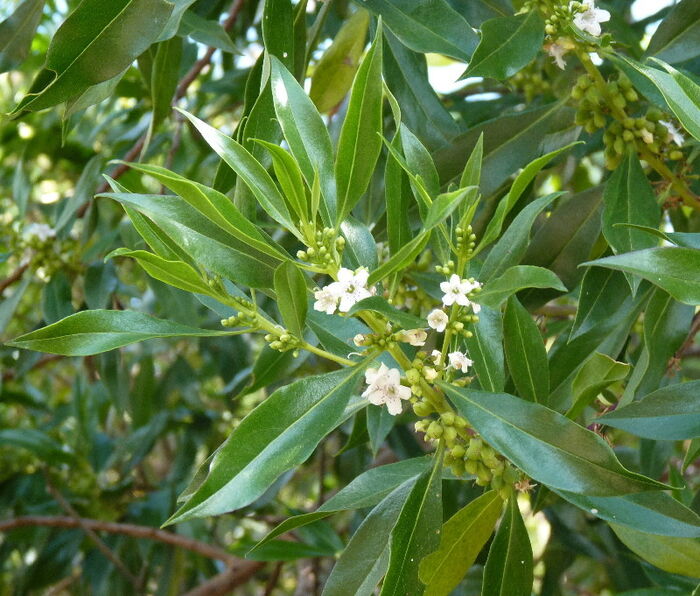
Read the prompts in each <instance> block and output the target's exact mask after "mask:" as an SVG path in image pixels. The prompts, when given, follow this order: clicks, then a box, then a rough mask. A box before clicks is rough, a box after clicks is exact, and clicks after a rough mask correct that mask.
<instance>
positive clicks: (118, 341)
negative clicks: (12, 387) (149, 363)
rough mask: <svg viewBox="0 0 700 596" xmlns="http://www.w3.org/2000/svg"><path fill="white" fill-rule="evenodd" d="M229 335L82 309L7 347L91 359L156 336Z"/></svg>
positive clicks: (140, 315) (141, 315) (132, 313)
mask: <svg viewBox="0 0 700 596" xmlns="http://www.w3.org/2000/svg"><path fill="white" fill-rule="evenodd" d="M221 335H231V332H230V331H213V330H210V329H198V328H196V327H189V326H187V325H181V324H180V323H175V322H173V321H166V320H163V319H156V318H155V317H151V316H150V315H147V314H144V313H140V312H135V311H131V310H83V311H81V312H77V313H75V314H73V315H70V316H69V317H66V318H65V319H61V320H60V321H58V322H57V323H53V324H52V325H48V326H47V327H42V328H41V329H37V330H36V331H32V332H31V333H27V334H25V335H20V336H19V337H17V338H15V339H13V340H12V341H10V342H7V345H10V346H14V347H16V348H24V349H26V350H35V351H37V352H48V353H50V354H62V355H63V356H90V355H92V354H99V353H101V352H107V351H108V350H114V349H115V348H120V347H122V346H126V345H129V344H133V343H136V342H138V341H144V340H146V339H152V338H156V337H206V336H221Z"/></svg>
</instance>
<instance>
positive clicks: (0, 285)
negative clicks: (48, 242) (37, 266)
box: [0, 263, 29, 294]
mask: <svg viewBox="0 0 700 596" xmlns="http://www.w3.org/2000/svg"><path fill="white" fill-rule="evenodd" d="M28 267H29V263H26V264H24V265H20V266H19V267H17V269H15V270H14V271H13V272H12V273H11V274H10V276H9V277H6V278H5V279H3V280H2V281H0V294H2V293H3V292H4V291H5V288H7V287H9V286H11V285H12V284H13V283H15V282H17V281H19V280H20V279H21V278H22V274H23V273H24V272H25V271H26V270H27V268H28Z"/></svg>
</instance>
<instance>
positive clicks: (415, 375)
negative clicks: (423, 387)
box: [406, 368, 421, 385]
mask: <svg viewBox="0 0 700 596" xmlns="http://www.w3.org/2000/svg"><path fill="white" fill-rule="evenodd" d="M406 378H407V379H408V382H409V383H411V385H417V384H418V383H420V378H421V375H420V373H419V372H418V371H417V370H416V369H415V368H409V369H408V371H407V372H406Z"/></svg>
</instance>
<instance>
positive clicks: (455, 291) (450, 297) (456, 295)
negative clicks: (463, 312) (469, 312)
mask: <svg viewBox="0 0 700 596" xmlns="http://www.w3.org/2000/svg"><path fill="white" fill-rule="evenodd" d="M480 287H481V284H480V283H479V282H478V281H474V280H470V279H460V278H459V275H457V274H456V273H453V274H452V275H451V276H450V279H449V280H448V281H443V282H442V283H441V284H440V290H442V292H443V294H444V295H443V297H442V303H443V304H444V305H445V306H452V305H453V304H459V305H460V306H469V305H470V304H471V301H470V300H469V298H468V294H469V292H472V291H474V290H476V289H477V288H480ZM475 312H478V311H475Z"/></svg>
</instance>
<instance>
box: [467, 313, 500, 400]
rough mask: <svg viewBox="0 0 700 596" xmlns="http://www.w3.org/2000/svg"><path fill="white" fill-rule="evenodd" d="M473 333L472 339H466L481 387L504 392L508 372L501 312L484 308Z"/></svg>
mask: <svg viewBox="0 0 700 596" xmlns="http://www.w3.org/2000/svg"><path fill="white" fill-rule="evenodd" d="M472 332H473V335H472V337H468V338H466V340H465V341H466V344H467V348H468V350H469V357H470V358H471V359H472V360H473V361H474V370H475V371H476V376H477V378H478V379H479V385H481V388H482V389H486V390H487V391H494V392H496V391H503V387H504V386H505V383H506V372H505V361H504V356H503V319H502V317H501V312H500V311H499V310H494V309H491V308H489V307H487V306H484V307H483V308H482V309H481V312H480V313H479V321H478V322H477V323H476V324H475V325H474V328H473V330H472Z"/></svg>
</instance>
